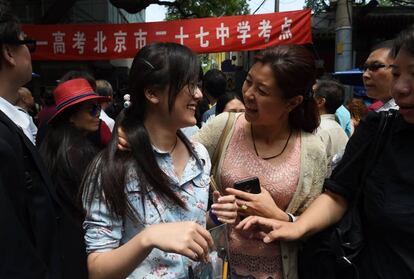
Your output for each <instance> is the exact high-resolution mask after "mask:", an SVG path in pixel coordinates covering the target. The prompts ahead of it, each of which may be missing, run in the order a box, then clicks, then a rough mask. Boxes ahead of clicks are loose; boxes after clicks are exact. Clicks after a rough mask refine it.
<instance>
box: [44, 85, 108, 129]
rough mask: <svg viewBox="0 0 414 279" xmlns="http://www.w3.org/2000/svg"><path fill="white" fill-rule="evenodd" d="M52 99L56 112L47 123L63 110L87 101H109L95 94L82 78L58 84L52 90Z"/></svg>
mask: <svg viewBox="0 0 414 279" xmlns="http://www.w3.org/2000/svg"><path fill="white" fill-rule="evenodd" d="M53 97H54V99H55V103H56V112H55V113H54V114H53V116H52V117H51V118H50V120H49V122H51V121H53V119H55V118H56V116H57V115H59V114H60V113H61V112H63V111H64V110H65V109H67V108H69V107H71V106H73V105H76V104H79V103H81V102H84V101H88V100H97V101H98V102H108V101H110V99H109V98H108V97H104V96H99V95H98V94H96V93H95V92H94V91H93V88H92V87H91V85H90V84H89V82H88V81H87V80H86V79H84V78H75V79H71V80H68V81H65V82H62V83H60V84H59V85H58V86H57V87H56V88H55V90H53Z"/></svg>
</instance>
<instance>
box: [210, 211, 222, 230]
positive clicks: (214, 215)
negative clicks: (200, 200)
mask: <svg viewBox="0 0 414 279" xmlns="http://www.w3.org/2000/svg"><path fill="white" fill-rule="evenodd" d="M208 216H210V219H211V221H213V223H214V225H216V226H219V225H221V224H223V223H222V222H220V221H219V219H217V215H216V214H214V213H213V211H211V209H210V210H209V211H208Z"/></svg>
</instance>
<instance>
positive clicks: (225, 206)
mask: <svg viewBox="0 0 414 279" xmlns="http://www.w3.org/2000/svg"><path fill="white" fill-rule="evenodd" d="M213 201H214V203H213V205H212V206H211V210H212V213H213V214H214V215H216V216H217V219H218V220H219V221H220V222H222V223H227V224H233V223H234V222H236V218H237V204H236V197H235V196H234V195H226V196H222V195H221V194H220V193H219V192H218V191H214V192H213Z"/></svg>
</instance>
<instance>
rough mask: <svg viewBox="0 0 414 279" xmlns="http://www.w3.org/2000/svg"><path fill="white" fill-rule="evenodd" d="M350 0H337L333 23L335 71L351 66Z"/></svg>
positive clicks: (347, 68)
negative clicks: (334, 22) (334, 21)
mask: <svg viewBox="0 0 414 279" xmlns="http://www.w3.org/2000/svg"><path fill="white" fill-rule="evenodd" d="M351 20H352V0H338V2H337V6H336V24H335V27H336V29H335V32H336V36H335V71H345V70H350V69H351V68H352V22H351Z"/></svg>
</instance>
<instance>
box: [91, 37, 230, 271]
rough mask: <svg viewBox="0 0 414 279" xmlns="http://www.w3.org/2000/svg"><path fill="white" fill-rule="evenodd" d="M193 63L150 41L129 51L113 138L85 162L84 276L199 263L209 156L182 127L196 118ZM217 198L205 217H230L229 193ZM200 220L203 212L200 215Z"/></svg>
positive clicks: (185, 52)
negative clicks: (124, 144) (121, 139)
mask: <svg viewBox="0 0 414 279" xmlns="http://www.w3.org/2000/svg"><path fill="white" fill-rule="evenodd" d="M198 74H199V61H198V58H197V56H196V55H195V54H194V53H192V52H191V50H189V49H188V48H187V47H185V46H182V45H179V44H173V43H155V44H151V45H147V46H146V47H144V48H142V49H141V50H140V51H139V52H138V54H137V55H136V56H135V58H134V61H133V64H132V67H131V71H130V75H129V87H128V93H129V94H128V96H125V97H126V102H125V105H126V106H127V108H126V109H125V110H124V111H123V113H122V114H121V115H120V118H119V119H118V121H119V123H118V125H120V126H122V127H123V129H124V132H125V134H126V137H127V139H128V141H129V143H130V150H127V151H121V150H118V148H117V143H118V140H117V139H118V137H117V132H116V130H117V129H116V128H115V129H114V131H115V136H114V137H113V138H112V141H111V143H110V145H109V146H108V147H107V148H106V149H105V150H104V151H103V152H102V153H100V154H99V155H98V156H97V157H96V158H95V159H94V161H93V163H92V164H91V165H90V166H89V169H88V171H87V176H86V177H85V179H84V183H83V186H84V187H85V188H84V190H83V202H84V207H85V209H86V211H87V213H86V218H85V222H84V229H85V241H86V248H87V251H88V253H89V255H88V270H89V276H90V278H126V277H127V278H134V279H135V278H136V279H138V278H140V279H141V278H189V276H191V275H190V274H189V272H190V271H189V268H188V267H189V266H192V265H193V264H194V263H193V261H200V260H206V258H207V255H208V250H209V247H211V245H212V238H211V236H210V234H209V233H208V231H207V230H206V229H205V227H206V220H209V221H211V220H210V219H208V218H209V214H206V213H207V202H208V194H209V175H210V167H211V163H210V159H209V156H208V153H207V150H206V149H205V148H204V146H202V145H201V144H200V143H197V142H193V141H190V140H189V139H188V138H187V137H186V136H185V135H184V134H183V133H182V132H181V130H180V129H181V128H183V127H188V126H192V125H195V123H196V121H197V120H196V118H195V111H196V107H197V103H198V102H199V101H200V99H201V98H202V94H201V91H200V90H199V88H198V87H197V81H198ZM215 195H216V200H217V199H218V201H217V203H216V206H215V215H214V214H211V216H213V215H214V217H213V218H214V220H213V221H215V222H216V223H218V221H222V222H229V223H232V222H234V221H235V218H236V215H237V213H236V210H237V207H236V204H235V197H234V196H223V197H220V195H219V194H218V192H217V193H216V194H215ZM206 217H207V218H206Z"/></svg>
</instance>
